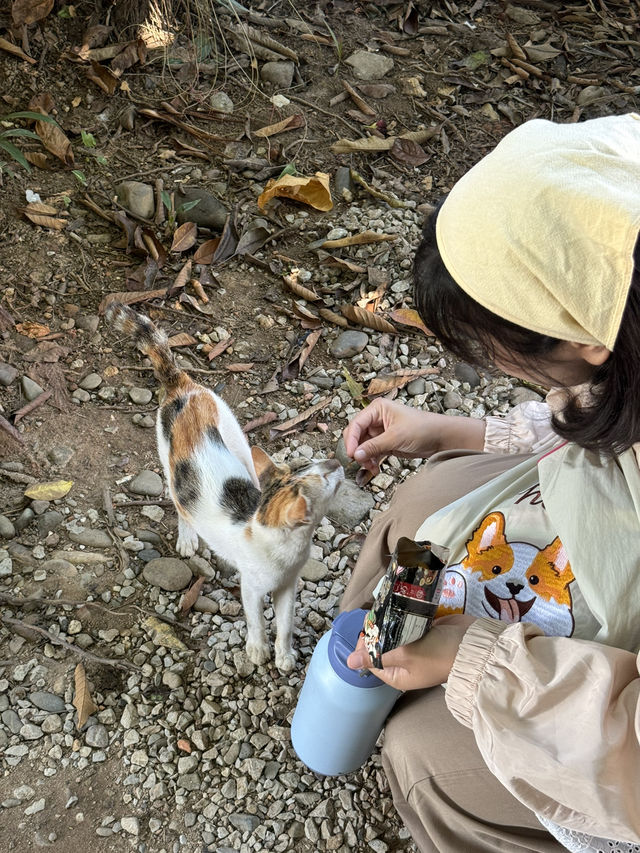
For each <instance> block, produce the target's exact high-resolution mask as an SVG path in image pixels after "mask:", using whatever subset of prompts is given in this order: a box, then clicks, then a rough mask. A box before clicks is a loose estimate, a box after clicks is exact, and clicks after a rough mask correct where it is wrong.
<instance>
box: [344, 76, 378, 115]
mask: <svg viewBox="0 0 640 853" xmlns="http://www.w3.org/2000/svg"><path fill="white" fill-rule="evenodd" d="M342 85H343V86H344V90H345V92H346V93H347V94H348V95H349V97H350V98H351V100H352V101H353V103H354V104H355V105H356V106H357V107H358V109H359V110H360V112H361V113H364V115H365V116H369V118H375V116H376V111H375V110H372V109H371V107H370V106H369V104H368V103H367V102H366V101H365V100H364V99H363V98H361V97H360V95H359V94H358V93H357V92H356V90H355V89H354V88H353V86H350V85H349V83H347V81H346V80H343V81H342Z"/></svg>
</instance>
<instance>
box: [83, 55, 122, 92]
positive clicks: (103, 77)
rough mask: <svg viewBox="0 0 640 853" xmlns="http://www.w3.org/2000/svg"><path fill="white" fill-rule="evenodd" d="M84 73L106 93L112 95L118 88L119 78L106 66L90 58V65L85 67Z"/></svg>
mask: <svg viewBox="0 0 640 853" xmlns="http://www.w3.org/2000/svg"><path fill="white" fill-rule="evenodd" d="M85 74H86V75H87V79H89V80H91V82H92V83H95V84H96V86H99V87H100V88H101V89H102V91H103V92H106V93H107V95H113V93H114V92H115V90H116V89H117V88H118V84H119V83H120V80H119V78H118V77H116V75H115V74H114V73H113V71H111V69H109V68H107V67H106V65H100V63H99V62H96V61H95V60H93V59H92V60H91V66H90V67H89V68H87V69H86V71H85Z"/></svg>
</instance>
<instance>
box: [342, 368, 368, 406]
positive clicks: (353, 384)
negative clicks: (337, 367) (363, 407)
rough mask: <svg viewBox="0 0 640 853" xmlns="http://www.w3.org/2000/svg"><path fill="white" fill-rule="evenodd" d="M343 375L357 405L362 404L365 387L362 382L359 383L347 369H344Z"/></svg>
mask: <svg viewBox="0 0 640 853" xmlns="http://www.w3.org/2000/svg"><path fill="white" fill-rule="evenodd" d="M342 373H343V375H344V378H345V380H346V383H347V388H348V389H349V393H350V394H351V396H352V397H353V399H354V400H355V401H356V403H362V402H363V400H362V397H363V395H364V385H362V384H361V383H360V382H357V381H356V380H355V379H354V378H353V376H352V375H351V374H350V373H349V371H348V370H347V368H346V367H343V368H342Z"/></svg>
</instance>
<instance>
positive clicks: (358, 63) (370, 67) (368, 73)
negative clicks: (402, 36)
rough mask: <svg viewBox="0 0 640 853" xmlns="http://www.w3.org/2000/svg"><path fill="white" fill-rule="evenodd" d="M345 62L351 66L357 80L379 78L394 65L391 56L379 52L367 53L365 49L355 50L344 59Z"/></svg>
mask: <svg viewBox="0 0 640 853" xmlns="http://www.w3.org/2000/svg"><path fill="white" fill-rule="evenodd" d="M346 64H347V65H350V66H351V67H352V68H353V71H354V74H355V75H356V77H357V78H358V79H359V80H380V78H381V77H384V76H385V74H388V73H389V72H390V71H391V69H392V68H393V66H394V62H393V59H391V57H389V56H383V55H382V54H380V53H369V51H367V50H356V51H355V53H352V54H351V56H350V57H349V58H348V59H347V60H346Z"/></svg>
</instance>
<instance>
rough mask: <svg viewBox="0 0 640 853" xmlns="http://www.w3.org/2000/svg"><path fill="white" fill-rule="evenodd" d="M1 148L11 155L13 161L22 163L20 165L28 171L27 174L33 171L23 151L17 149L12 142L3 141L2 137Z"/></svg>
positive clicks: (0, 138)
mask: <svg viewBox="0 0 640 853" xmlns="http://www.w3.org/2000/svg"><path fill="white" fill-rule="evenodd" d="M0 148H2V149H3V150H4V151H6V152H7V154H10V155H11V157H13V159H14V160H15V161H16V163H20V165H21V166H22V167H23V168H24V169H26V170H27V172H30V171H31V166H30V165H29V163H28V162H27V160H26V159H25V157H24V154H23V153H22V151H20V149H19V148H16V146H15V145H13V144H12V143H11V142H7V140H6V139H3V138H2V137H0Z"/></svg>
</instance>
